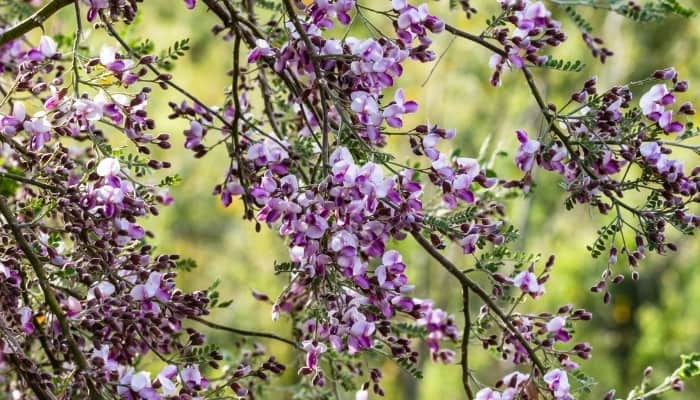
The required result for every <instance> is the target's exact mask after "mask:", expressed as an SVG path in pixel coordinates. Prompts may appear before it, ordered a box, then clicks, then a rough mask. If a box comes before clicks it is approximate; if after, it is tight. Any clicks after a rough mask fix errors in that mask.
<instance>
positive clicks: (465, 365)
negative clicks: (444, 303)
mask: <svg viewBox="0 0 700 400" xmlns="http://www.w3.org/2000/svg"><path fill="white" fill-rule="evenodd" d="M462 307H464V310H463V311H462V312H463V313H464V331H463V333H462V343H461V344H462V359H461V361H460V362H461V364H462V386H464V391H465V392H466V393H467V397H468V398H469V400H472V399H473V398H474V392H472V388H471V386H470V385H469V378H470V377H471V372H469V336H470V332H471V329H472V318H471V313H470V309H469V288H468V287H466V286H464V285H462Z"/></svg>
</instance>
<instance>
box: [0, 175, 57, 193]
mask: <svg viewBox="0 0 700 400" xmlns="http://www.w3.org/2000/svg"><path fill="white" fill-rule="evenodd" d="M2 178H4V179H10V180H13V181H17V182H22V183H26V184H29V185H32V186H36V187H38V188H41V189H46V190H50V191H52V192H59V193H62V192H64V190H63V188H61V187H59V186H54V185H49V184H48V183H43V182H39V181H37V180H35V179H32V178H27V177H24V176H21V175H17V174H13V173H11V172H2V171H0V179H2Z"/></svg>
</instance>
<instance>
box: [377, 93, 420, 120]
mask: <svg viewBox="0 0 700 400" xmlns="http://www.w3.org/2000/svg"><path fill="white" fill-rule="evenodd" d="M416 110H418V103H416V102H415V101H412V100H409V101H406V99H405V97H404V93H403V89H399V90H397V91H396V95H395V97H394V103H393V104H391V105H389V106H388V107H387V108H385V109H384V113H383V114H382V116H383V117H384V118H386V122H387V124H389V126H391V127H394V128H401V127H402V126H403V120H402V119H401V116H402V115H404V114H409V113H414V112H416Z"/></svg>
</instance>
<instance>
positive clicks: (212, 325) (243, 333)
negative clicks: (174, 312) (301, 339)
mask: <svg viewBox="0 0 700 400" xmlns="http://www.w3.org/2000/svg"><path fill="white" fill-rule="evenodd" d="M189 319H191V320H193V321H197V322H199V323H200V324H202V325H204V326H208V327H209V328H213V329H218V330H220V331H226V332H231V333H235V334H236V335H241V336H251V337H262V338H267V339H272V340H276V341H278V342H282V343H286V344H288V345H290V346H292V347H294V348H297V349H298V348H299V346H298V345H297V344H296V343H294V342H293V341H291V340H289V339H287V338H283V337H282V336H277V335H275V334H274V333H267V332H257V331H247V330H245V329H238V328H231V327H228V326H224V325H219V324H217V323H215V322H211V321H207V320H206V319H204V318H201V317H189Z"/></svg>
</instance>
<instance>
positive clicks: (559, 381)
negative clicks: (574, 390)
mask: <svg viewBox="0 0 700 400" xmlns="http://www.w3.org/2000/svg"><path fill="white" fill-rule="evenodd" d="M543 379H544V381H545V382H546V383H547V386H548V387H549V390H550V391H551V392H552V394H553V395H554V398H555V399H557V400H573V396H572V395H571V394H570V393H569V389H570V386H569V379H568V377H567V376H566V372H564V371H562V370H560V369H553V370H551V371H549V372H547V373H546V374H545V375H544V377H543Z"/></svg>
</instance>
